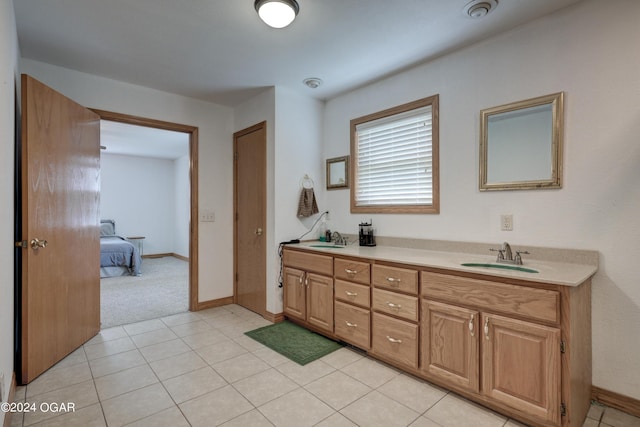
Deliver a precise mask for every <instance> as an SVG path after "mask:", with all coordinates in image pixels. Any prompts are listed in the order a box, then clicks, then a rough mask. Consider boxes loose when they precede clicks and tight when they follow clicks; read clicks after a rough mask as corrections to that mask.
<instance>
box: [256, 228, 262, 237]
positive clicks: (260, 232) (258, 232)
mask: <svg viewBox="0 0 640 427" xmlns="http://www.w3.org/2000/svg"><path fill="white" fill-rule="evenodd" d="M255 233H256V234H257V235H258V236H262V228H260V227H258V228H257V229H256V231H255Z"/></svg>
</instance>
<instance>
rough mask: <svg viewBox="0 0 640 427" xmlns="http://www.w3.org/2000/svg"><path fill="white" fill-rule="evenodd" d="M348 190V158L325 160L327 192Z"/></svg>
mask: <svg viewBox="0 0 640 427" xmlns="http://www.w3.org/2000/svg"><path fill="white" fill-rule="evenodd" d="M340 188H349V156H342V157H334V158H333V159H327V190H337V189H340Z"/></svg>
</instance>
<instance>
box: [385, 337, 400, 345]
mask: <svg viewBox="0 0 640 427" xmlns="http://www.w3.org/2000/svg"><path fill="white" fill-rule="evenodd" d="M387 340H389V342H392V343H394V344H402V340H399V339H397V338H391V337H390V336H389V335H387Z"/></svg>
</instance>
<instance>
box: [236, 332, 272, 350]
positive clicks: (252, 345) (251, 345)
mask: <svg viewBox="0 0 640 427" xmlns="http://www.w3.org/2000/svg"><path fill="white" fill-rule="evenodd" d="M233 341H235V342H236V343H238V344H240V345H241V346H243V347H244V348H246V349H247V350H249V351H251V352H253V351H258V350H261V349H263V348H268V347H266V346H265V345H264V344H261V343H259V342H258V341H256V340H254V339H253V338H249V337H248V336H246V335H241V336H239V337H236V338H234V339H233Z"/></svg>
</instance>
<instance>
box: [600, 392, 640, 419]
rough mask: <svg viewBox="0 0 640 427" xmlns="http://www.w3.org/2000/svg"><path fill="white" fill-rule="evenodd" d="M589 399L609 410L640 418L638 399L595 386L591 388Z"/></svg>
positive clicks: (639, 401)
mask: <svg viewBox="0 0 640 427" xmlns="http://www.w3.org/2000/svg"><path fill="white" fill-rule="evenodd" d="M591 398H592V399H593V400H596V401H598V402H600V403H602V404H604V405H607V406H609V407H611V408H615V409H619V410H621V411H623V412H626V413H628V414H631V415H634V416H636V417H640V400H638V399H634V398H632V397H629V396H625V395H623V394H619V393H615V392H613V391H609V390H605V389H602V388H599V387H596V386H592V387H591Z"/></svg>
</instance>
